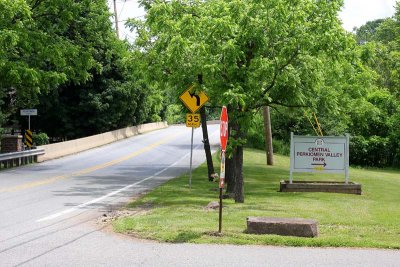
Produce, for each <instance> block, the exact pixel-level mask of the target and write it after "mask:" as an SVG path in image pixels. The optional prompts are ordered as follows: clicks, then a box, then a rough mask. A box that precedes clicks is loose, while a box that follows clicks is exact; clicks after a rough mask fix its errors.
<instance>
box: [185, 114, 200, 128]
mask: <svg viewBox="0 0 400 267" xmlns="http://www.w3.org/2000/svg"><path fill="white" fill-rule="evenodd" d="M186 127H192V128H199V127H200V114H195V113H187V114H186Z"/></svg>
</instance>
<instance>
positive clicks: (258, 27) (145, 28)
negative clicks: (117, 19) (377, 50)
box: [131, 0, 348, 202]
mask: <svg viewBox="0 0 400 267" xmlns="http://www.w3.org/2000/svg"><path fill="white" fill-rule="evenodd" d="M145 4H146V6H147V7H148V8H149V9H148V15H147V17H146V20H145V21H138V20H134V21H131V23H132V25H133V26H135V27H136V29H137V32H138V39H137V42H136V45H137V46H138V47H139V48H140V49H141V51H143V52H145V53H147V54H148V55H149V58H150V59H151V60H150V62H151V64H149V66H150V67H149V70H150V71H152V73H154V74H155V75H154V78H156V79H158V80H160V81H163V82H165V83H167V84H168V86H170V87H171V88H173V90H175V95H178V94H179V93H180V92H181V91H182V90H183V88H185V87H184V86H183V85H185V84H190V83H192V82H194V81H195V79H196V77H197V76H198V74H201V75H202V76H203V84H202V86H201V90H205V91H206V92H207V94H208V95H209V96H210V99H211V101H212V102H213V105H228V104H229V105H230V106H231V110H230V123H231V125H232V133H231V138H230V140H229V144H230V146H232V148H233V153H232V154H233V159H234V161H235V164H234V166H235V168H236V169H235V180H236V194H235V200H236V201H237V202H243V201H244V193H243V192H244V190H243V173H242V169H243V168H242V164H243V144H244V143H245V137H246V128H247V125H248V123H249V121H250V118H251V117H252V114H253V112H254V110H256V109H257V108H260V107H262V106H265V105H269V106H273V105H285V106H304V105H308V104H309V102H312V99H313V95H314V94H315V93H316V92H317V91H318V84H319V82H320V78H321V75H322V74H321V73H320V70H319V69H320V67H321V61H320V60H319V57H320V56H322V55H324V56H327V57H329V58H331V59H332V60H335V58H337V57H338V56H340V53H341V51H343V50H344V49H345V48H346V46H347V45H348V38H347V36H346V34H345V32H344V30H343V29H342V27H341V25H340V21H339V20H338V19H337V13H338V11H339V10H340V7H341V5H342V1H324V0H320V1H311V0H306V1H289V0H273V1H240V0H232V1H222V0H211V1H170V2H166V1H146V3H145Z"/></svg>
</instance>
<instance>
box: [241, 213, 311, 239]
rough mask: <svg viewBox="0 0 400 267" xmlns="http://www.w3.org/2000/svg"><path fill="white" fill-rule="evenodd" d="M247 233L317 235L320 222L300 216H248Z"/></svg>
mask: <svg viewBox="0 0 400 267" xmlns="http://www.w3.org/2000/svg"><path fill="white" fill-rule="evenodd" d="M247 233H249V234H272V235H284V236H300V237H316V236H318V222H317V221H315V220H308V219H300V218H272V217H248V218H247Z"/></svg>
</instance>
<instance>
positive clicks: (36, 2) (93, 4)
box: [0, 0, 162, 139]
mask: <svg viewBox="0 0 400 267" xmlns="http://www.w3.org/2000/svg"><path fill="white" fill-rule="evenodd" d="M0 10H1V16H0V47H1V48H2V49H0V77H1V78H0V88H1V95H0V101H1V100H3V101H4V103H3V104H1V110H2V113H0V123H1V119H2V118H3V117H4V116H2V114H5V115H6V116H9V118H8V120H9V121H12V120H19V121H20V123H21V126H22V127H23V128H26V126H25V125H23V124H24V122H23V120H22V119H21V118H20V117H19V115H18V109H19V108H33V107H35V108H38V109H39V113H40V115H41V116H40V121H39V123H37V124H35V125H34V127H37V128H38V129H40V130H43V131H45V132H47V133H48V134H50V135H51V136H54V137H63V138H67V139H70V138H75V137H82V136H87V135H90V134H95V133H100V132H104V131H108V130H114V129H116V128H120V127H126V126H128V125H132V124H138V123H142V122H146V121H149V120H157V121H158V120H160V119H161V118H160V116H159V114H160V112H161V110H162V106H160V103H161V102H162V101H161V98H162V95H161V94H160V93H159V89H158V88H154V87H149V86H147V84H146V82H144V81H143V79H142V76H143V75H142V72H143V66H141V65H140V64H136V62H140V58H138V57H137V55H138V54H134V53H131V52H130V47H129V45H128V44H127V43H125V42H123V41H120V40H118V39H117V38H116V36H115V33H114V31H113V29H112V24H111V21H110V15H111V14H110V13H109V11H108V6H107V3H106V1H105V0H100V1H92V0H82V1H75V0H54V1H44V0H16V1H14V0H0ZM82 118H84V119H82ZM9 123H10V122H9ZM0 125H1V124H0Z"/></svg>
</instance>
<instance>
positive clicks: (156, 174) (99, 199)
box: [36, 133, 215, 222]
mask: <svg viewBox="0 0 400 267" xmlns="http://www.w3.org/2000/svg"><path fill="white" fill-rule="evenodd" d="M214 134H215V133H214ZM214 134H212V135H214ZM201 145H202V144H199V145H197V146H196V147H195V149H197V148H198V147H200V146H201ZM189 154H190V152H189V153H186V154H185V155H184V156H183V157H181V158H180V159H178V160H177V161H175V162H174V163H172V164H171V165H169V166H168V167H165V168H164V169H162V170H161V171H158V172H156V173H155V174H153V175H152V176H149V177H146V178H144V179H142V180H140V181H138V182H136V183H133V184H130V185H127V186H125V187H123V188H121V189H118V190H116V191H113V192H111V193H109V194H107V195H104V196H102V197H99V198H95V199H93V200H91V201H88V202H85V203H82V204H80V205H78V206H76V207H73V208H70V209H66V210H63V211H60V212H57V213H54V214H52V215H49V216H46V217H44V218H41V219H39V220H36V222H44V221H49V220H52V219H55V218H58V217H60V216H63V215H65V214H68V213H71V212H74V211H76V210H78V209H81V208H84V207H86V206H89V205H91V204H94V203H97V202H99V201H102V200H103V199H106V198H108V197H111V196H114V195H116V194H118V193H121V192H123V191H125V190H127V189H129V188H131V187H133V186H135V185H138V184H140V183H142V182H144V181H147V180H149V179H152V178H154V177H156V176H158V175H160V174H161V173H163V172H164V171H166V170H168V169H169V168H171V167H173V166H175V165H176V164H178V162H180V161H182V160H183V159H184V158H186V157H188V156H189Z"/></svg>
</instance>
